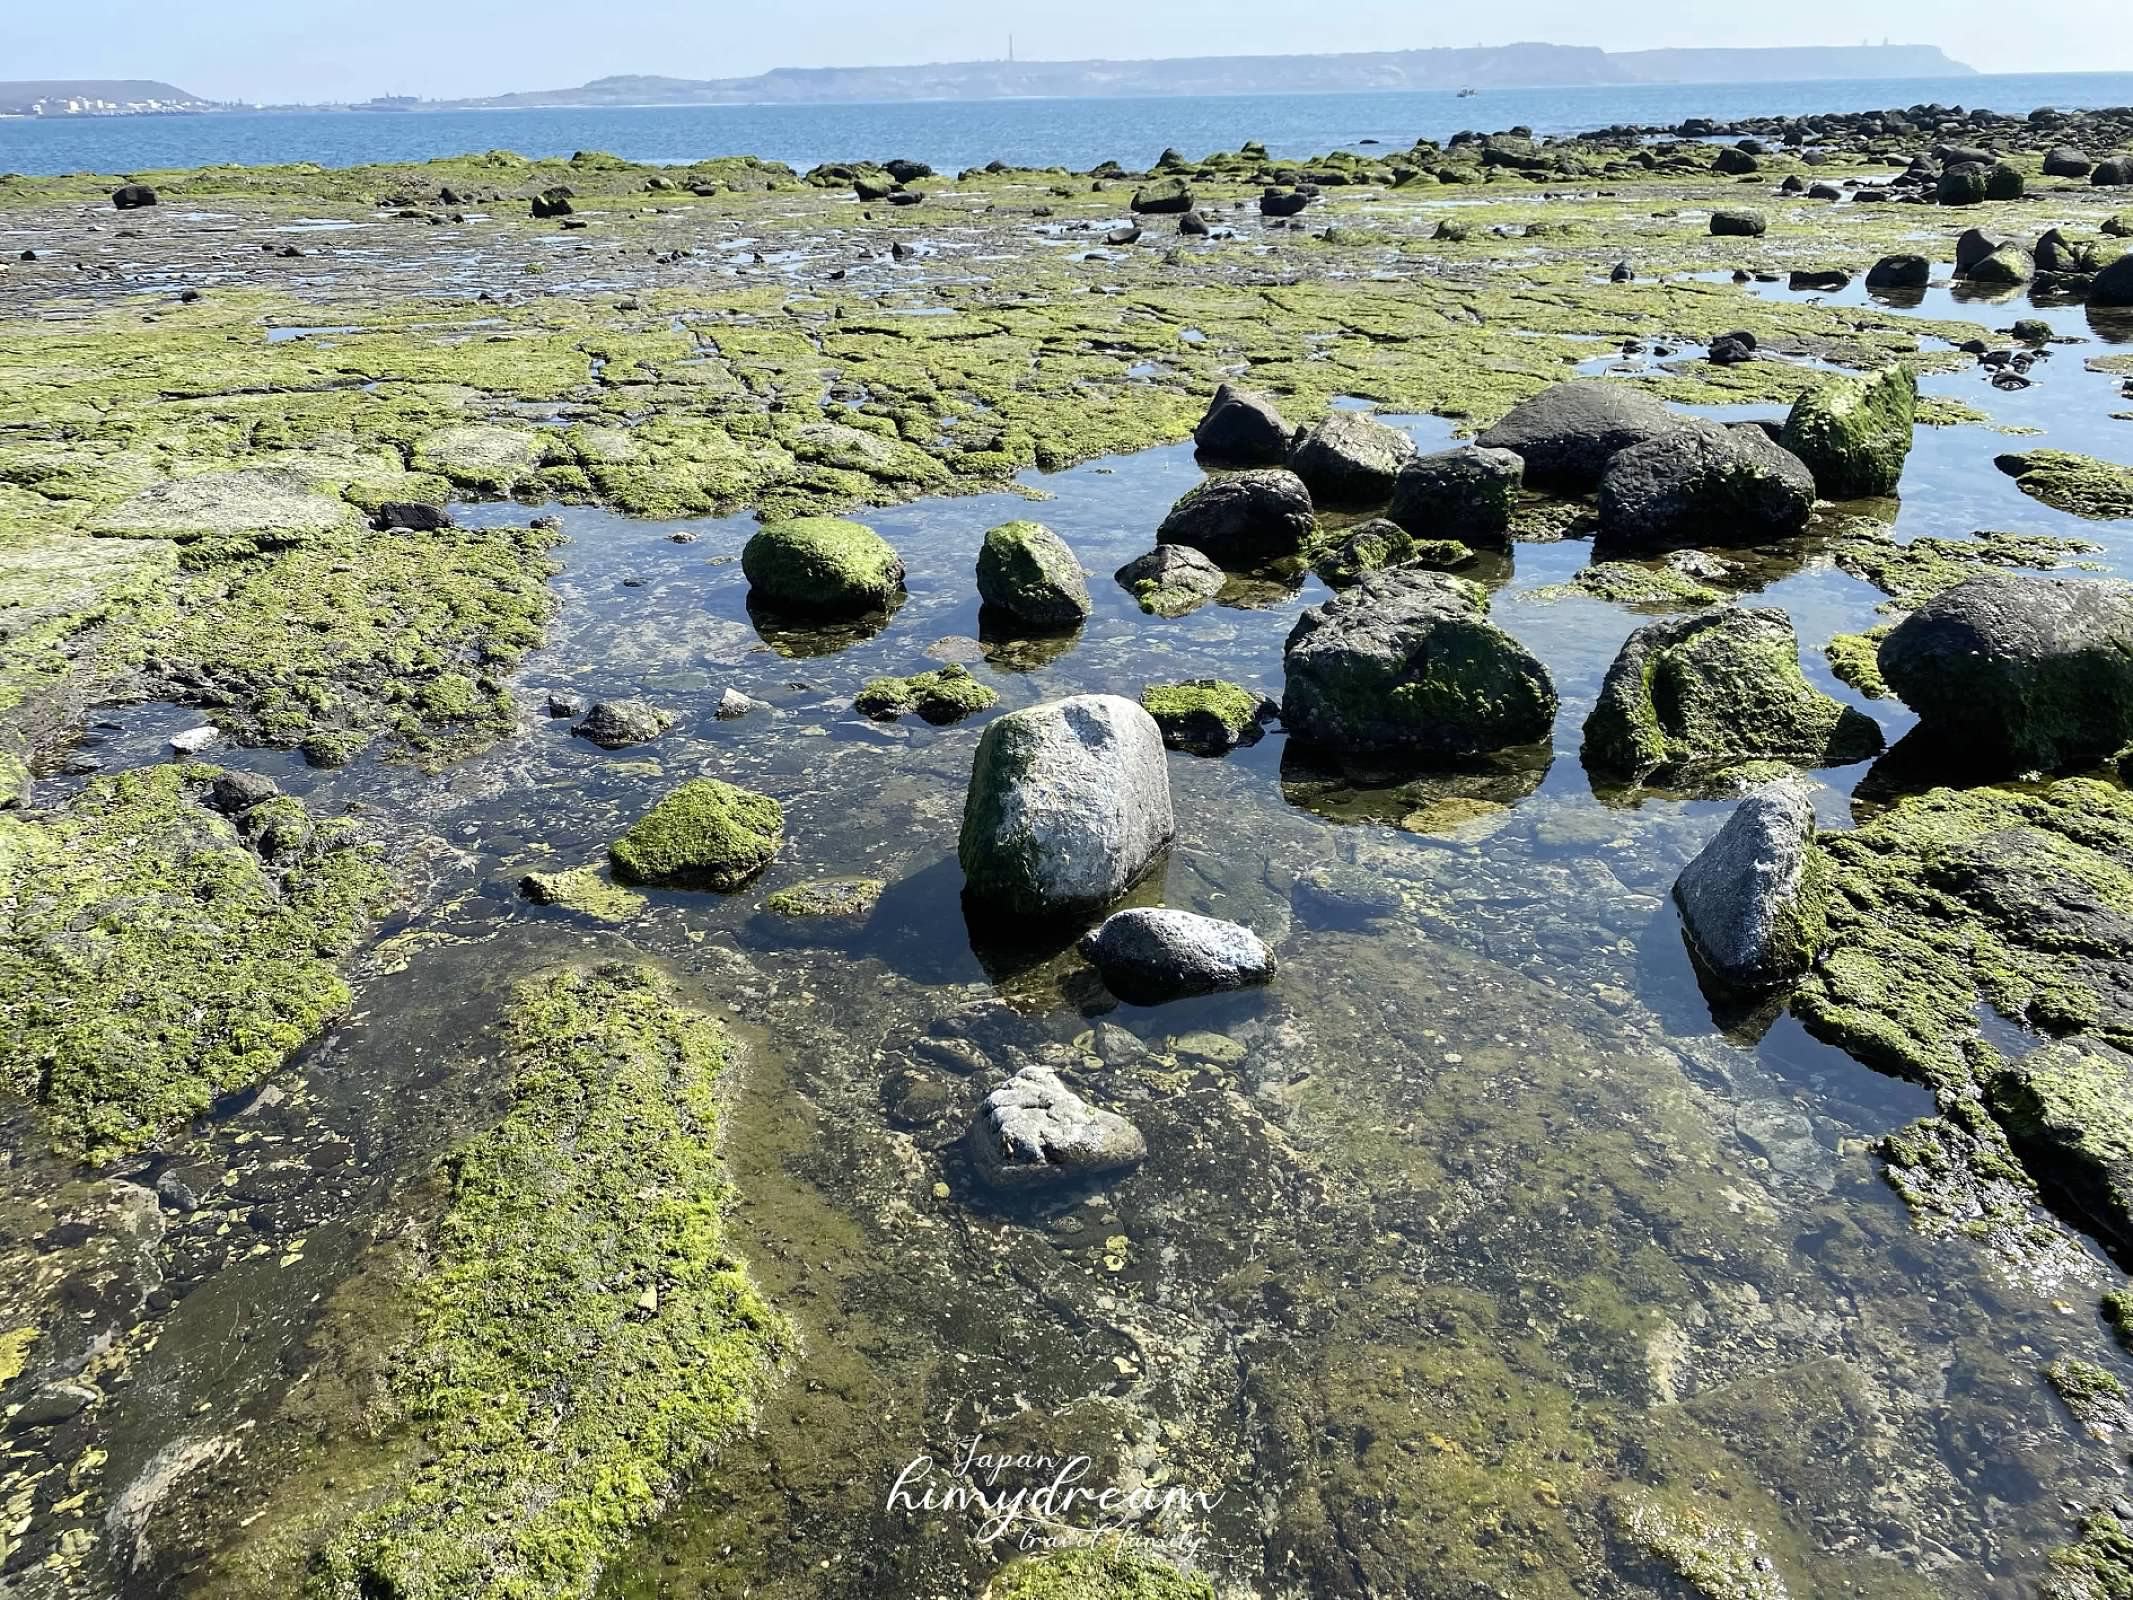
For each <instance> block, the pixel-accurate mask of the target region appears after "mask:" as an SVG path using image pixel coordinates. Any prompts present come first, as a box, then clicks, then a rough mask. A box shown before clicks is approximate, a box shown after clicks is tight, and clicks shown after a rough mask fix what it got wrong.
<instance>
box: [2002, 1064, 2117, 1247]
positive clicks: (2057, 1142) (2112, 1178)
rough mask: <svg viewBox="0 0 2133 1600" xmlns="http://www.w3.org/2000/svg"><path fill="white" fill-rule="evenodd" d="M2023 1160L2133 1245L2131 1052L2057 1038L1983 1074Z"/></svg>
mask: <svg viewBox="0 0 2133 1600" xmlns="http://www.w3.org/2000/svg"><path fill="white" fill-rule="evenodd" d="M1985 1089H1986V1097H1987V1100H1988V1102H1989V1103H1990V1105H1991V1107H1992V1114H1993V1116H1994V1117H1995V1118H1996V1119H1998V1121H1999V1124H2000V1126H2001V1127H2002V1128H2004V1129H2006V1131H2007V1138H2008V1142H2009V1143H2010V1144H2012V1145H2013V1146H2014V1148H2015V1151H2016V1153H2017V1154H2019V1155H2020V1156H2021V1157H2022V1162H2023V1165H2024V1166H2026V1167H2027V1168H2028V1169H2029V1171H2030V1173H2031V1175H2032V1176H2034V1177H2035V1178H2036V1179H2037V1181H2038V1182H2039V1183H2040V1184H2042V1185H2044V1186H2045V1187H2046V1188H2047V1189H2049V1190H2052V1191H2054V1192H2056V1193H2057V1194H2059V1195H2060V1196H2062V1197H2063V1198H2065V1199H2066V1200H2067V1201H2068V1202H2070V1203H2071V1204H2072V1205H2073V1206H2074V1207H2075V1208H2076V1209H2078V1210H2079V1211H2080V1213H2081V1214H2082V1216H2083V1217H2084V1218H2085V1219H2087V1220H2088V1222H2089V1223H2090V1224H2091V1225H2092V1226H2094V1227H2095V1228H2097V1229H2098V1230H2100V1231H2101V1232H2103V1233H2105V1234H2107V1235H2109V1236H2110V1238H2112V1239H2113V1240H2114V1241H2116V1242H2117V1243H2118V1244H2120V1245H2133V1055H2128V1054H2127V1053H2126V1052H2124V1051H2122V1050H2119V1049H2116V1048H2114V1047H2113V1046H2111V1045H2108V1044H2105V1043H2104V1042H2103V1041H2101V1040H2099V1039H2082V1038H2073V1039H2059V1040H2055V1041H2053V1042H2052V1043H2050V1044H2047V1045H2042V1046H2040V1047H2039V1048H2037V1049H2035V1050H2032V1051H2031V1052H2030V1053H2029V1054H2028V1055H2026V1056H2023V1057H2022V1058H2021V1059H2020V1060H2018V1061H2015V1062H2012V1063H2010V1064H2008V1065H2007V1066H2004V1067H2002V1068H2001V1069H2000V1070H1998V1071H1997V1072H1995V1073H1993V1074H1992V1076H1991V1077H1990V1078H1989V1079H1987V1080H1986V1085H1985Z"/></svg>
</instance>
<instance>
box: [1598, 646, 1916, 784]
mask: <svg viewBox="0 0 2133 1600" xmlns="http://www.w3.org/2000/svg"><path fill="white" fill-rule="evenodd" d="M1880 749H1881V730H1880V729H1879V728H1878V727H1876V726H1875V725H1874V723H1873V721H1872V719H1870V718H1868V717H1865V716H1863V715H1861V714H1860V713H1859V712H1857V711H1854V710H1852V709H1851V708H1850V707H1848V706H1845V705H1841V704H1839V703H1838V702H1837V701H1835V700H1832V699H1831V698H1830V697H1829V696H1828V695H1826V694H1823V693H1822V692H1821V691H1820V690H1818V689H1816V688H1814V687H1813V686H1812V685H1810V684H1809V683H1808V681H1807V679H1806V677H1805V676H1804V675H1803V674H1802V673H1801V671H1800V647H1799V641H1798V639H1796V638H1795V637H1794V635H1793V631H1792V620H1791V619H1790V618H1789V617H1787V616H1786V615H1785V613H1784V612H1782V611H1778V610H1772V609H1752V608H1745V607H1743V608H1733V607H1714V608H1713V609H1711V610H1708V611H1698V612H1695V613H1693V614H1691V615H1689V616H1686V617H1669V618H1665V619H1663V620H1661V621H1658V622H1652V623H1647V624H1646V625H1645V626H1643V627H1641V628H1639V629H1638V630H1637V631H1636V632H1635V633H1633V634H1631V635H1630V636H1629V638H1628V640H1627V641H1625V642H1624V644H1623V646H1622V650H1621V653H1620V654H1619V655H1617V656H1616V657H1615V661H1614V665H1613V666H1611V667H1610V668H1608V671H1607V678H1606V680H1605V682H1603V683H1602V684H1601V686H1600V698H1599V702H1598V704H1596V705H1595V706H1594V707H1593V709H1592V714H1591V716H1589V717H1588V718H1586V721H1585V743H1584V759H1585V764H1586V766H1587V767H1589V768H1591V769H1593V770H1594V771H1598V772H1609V773H1620V774H1624V775H1636V774H1641V773H1648V772H1651V771H1654V770H1657V769H1678V768H1684V767H1692V766H1701V765H1716V764H1730V763H1734V762H1740V761H1751V760H1760V759H1777V760H1785V761H1799V762H1804V763H1806V764H1809V765H1813V766H1834V765H1841V764H1842V763H1844V762H1848V761H1859V760H1863V759H1865V758H1866V757H1868V756H1871V755H1874V754H1876V753H1877V752H1878V751H1879V750H1880Z"/></svg>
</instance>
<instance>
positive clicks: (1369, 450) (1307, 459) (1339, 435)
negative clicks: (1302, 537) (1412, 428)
mask: <svg viewBox="0 0 2133 1600" xmlns="http://www.w3.org/2000/svg"><path fill="white" fill-rule="evenodd" d="M1414 458H1415V442H1414V440H1413V439H1411V438H1409V437H1408V436H1407V435H1406V434H1404V433H1402V432H1401V431H1400V430H1399V429H1398V428H1395V427H1392V426H1390V425H1389V424H1386V423H1383V422H1380V421H1378V420H1377V418H1375V417H1371V416H1366V415H1364V414H1363V413H1362V412H1360V411H1336V412H1334V413H1333V415H1332V416H1330V417H1328V418H1326V420H1325V421H1324V422H1321V423H1320V424H1319V425H1318V426H1317V427H1315V428H1313V429H1311V430H1310V431H1309V432H1308V433H1306V434H1305V435H1304V436H1303V437H1302V438H1300V439H1298V440H1297V441H1296V444H1295V446H1294V448H1292V449H1291V450H1290V451H1289V470H1290V471H1291V472H1293V473H1295V474H1296V476H1297V477H1299V478H1301V479H1303V481H1304V487H1305V488H1307V489H1309V490H1310V491H1311V498H1312V500H1313V502H1314V503H1316V504H1319V505H1331V506H1381V505H1383V504H1384V503H1385V502H1386V501H1387V500H1389V499H1391V498H1392V486H1393V484H1394V483H1395V482H1396V481H1397V480H1398V479H1399V476H1400V470H1401V468H1403V467H1404V466H1406V465H1407V463H1409V462H1410V461H1412V460H1414Z"/></svg>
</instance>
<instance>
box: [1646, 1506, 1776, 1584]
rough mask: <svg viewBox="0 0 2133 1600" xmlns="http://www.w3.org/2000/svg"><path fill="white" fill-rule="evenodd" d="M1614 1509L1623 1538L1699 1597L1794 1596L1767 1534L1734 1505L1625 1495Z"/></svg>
mask: <svg viewBox="0 0 2133 1600" xmlns="http://www.w3.org/2000/svg"><path fill="white" fill-rule="evenodd" d="M1608 1510H1609V1511H1610V1513H1611V1514H1612V1518H1613V1522H1614V1526H1615V1531H1616V1533H1617V1534H1618V1535H1619V1536H1620V1538H1621V1539H1622V1541H1623V1542H1624V1543H1625V1544H1627V1545H1629V1546H1630V1547H1632V1548H1633V1549H1637V1550H1640V1551H1642V1552H1643V1553H1644V1554H1646V1555H1647V1556H1650V1557H1652V1558H1654V1559H1655V1560H1657V1561H1658V1562H1660V1563H1661V1564H1663V1565H1664V1566H1665V1567H1666V1569H1667V1570H1668V1571H1669V1572H1670V1573H1671V1574H1672V1575H1673V1576H1674V1577H1675V1578H1678V1579H1679V1580H1680V1581H1681V1583H1682V1584H1683V1585H1684V1586H1685V1587H1686V1589H1687V1591H1688V1592H1689V1593H1691V1594H1693V1595H1695V1596H1697V1597H1698V1600H1789V1597H1790V1595H1791V1593H1792V1591H1791V1590H1790V1589H1788V1588H1787V1587H1786V1586H1785V1580H1784V1578H1783V1577H1782V1576H1781V1575H1780V1574H1779V1572H1778V1569H1777V1566H1776V1564H1775V1563H1774V1562H1773V1561H1772V1560H1771V1559H1770V1556H1769V1555H1768V1553H1767V1552H1766V1551H1765V1550H1764V1548H1763V1541H1762V1539H1761V1537H1760V1536H1759V1535H1758V1534H1757V1533H1756V1531H1755V1530H1754V1529H1753V1528H1750V1527H1746V1526H1744V1525H1742V1524H1741V1523H1740V1522H1738V1521H1736V1520H1734V1517H1733V1515H1732V1514H1731V1512H1730V1508H1727V1507H1722V1506H1709V1507H1706V1506H1702V1505H1698V1504H1697V1503H1695V1502H1694V1501H1690V1500H1683V1501H1679V1502H1675V1501H1670V1500H1666V1499H1662V1498H1661V1497H1659V1496H1657V1495H1654V1494H1639V1493H1624V1494H1622V1495H1620V1496H1617V1497H1616V1498H1614V1499H1613V1500H1611V1501H1610V1502H1609V1503H1608Z"/></svg>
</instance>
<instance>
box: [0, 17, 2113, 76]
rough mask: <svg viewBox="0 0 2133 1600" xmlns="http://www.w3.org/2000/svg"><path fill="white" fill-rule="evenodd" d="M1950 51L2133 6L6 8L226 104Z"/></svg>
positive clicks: (2, 62) (2068, 39)
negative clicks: (595, 85) (925, 66)
mask: <svg viewBox="0 0 2133 1600" xmlns="http://www.w3.org/2000/svg"><path fill="white" fill-rule="evenodd" d="M1854 15H1857V16H1860V17H1862V18H1866V17H1870V18H1871V22H1870V27H1871V32H1872V36H1873V38H1874V40H1875V41H1877V42H1878V41H1879V40H1880V39H1881V38H1883V37H1884V36H1886V37H1888V38H1891V39H1894V40H1896V41H1897V42H1899V43H1914V44H1937V45H1940V46H1942V47H1943V48H1944V49H1946V50H1947V51H1948V53H1949V54H1950V55H1952V56H1954V57H1955V58H1956V59H1957V60H1960V61H1966V62H1968V63H1969V64H1970V65H1972V66H1974V67H1977V68H1978V69H1979V70H1980V71H1986V72H1994V71H1997V72H2080V71H2111V70H2120V71H2133V0H2057V3H2055V4H2053V5H2051V6H2049V7H2045V8H2040V9H2036V10H2031V9H2029V8H2026V7H2009V6H2008V5H2006V4H2005V3H2004V0H2000V3H1995V4H1986V3H1982V0H1879V3H1878V4H1876V5H1875V6H1873V7H1871V8H1868V7H1856V8H1837V9H1831V10H1822V9H1816V8H1809V9H1806V10H1801V9H1799V8H1797V7H1788V6H1779V5H1761V6H1723V5H1719V4H1714V3H1713V0H1700V3H1694V4H1689V3H1669V4H1664V5H1658V4H1649V3H1647V4H1637V3H1635V0H1631V3H1629V4H1622V3H1616V4H1612V5H1595V4H1593V3H1592V0H1523V3H1522V4H1520V5H1519V6H1518V7H1517V8H1516V21H1515V23H1511V24H1507V31H1504V32H1501V33H1497V34H1480V33H1477V31H1476V30H1477V28H1480V27H1483V26H1485V25H1486V21H1487V18H1486V15H1485V14H1480V13H1477V11H1476V10H1475V9H1473V8H1467V7H1460V8H1458V10H1457V11H1456V12H1454V10H1453V8H1451V7H1449V6H1445V5H1441V4H1439V5H1418V4H1416V3H1415V0H1343V3H1342V4H1340V5H1335V6H1309V5H1298V4H1297V3H1296V0H1075V3H1074V4H1072V5H1060V4H1057V3H1056V0H1046V3H1044V4H1041V5H1017V4H1015V3H1013V0H1008V3H1005V4H1003V3H1001V0H907V3H906V4H903V5H899V6H889V5H883V4H881V3H880V0H865V3H861V0H803V3H793V0H787V3H785V4H782V5H777V4H773V5H741V4H736V3H735V0H693V3H692V0H596V3H592V4H588V3H586V0H188V3H184V4H176V3H173V0H0V77H5V78H45V77H98V78H119V77H146V78H163V79H167V80H169V81H170V82H173V83H176V84H179V85H180V86H182V87H184V88H187V89H190V90H192V91H193V92H194V93H196V94H202V95H207V96H209V97H211V98H218V99H223V98H227V99H248V100H321V99H364V98H368V97H369V96H371V95H374V94H394V93H397V94H417V95H425V96H453V95H473V94H496V93H501V92H504V91H507V90H512V89H547V88H562V87H566V86H569V85H573V84H578V83H583V82H585V81H586V80H588V79H590V78H596V77H600V76H603V75H605V74H608V73H617V72H653V73H662V74H666V75H670V76H674V77H691V78H713V77H739V76H744V75H746V74H749V73H754V72H761V71H763V70H765V69H767V68H770V67H776V66H854V65H868V64H880V63H895V62H910V61H943V60H970V59H973V58H982V57H990V56H998V55H1003V54H1005V53H1006V48H1007V35H1008V33H1009V31H1010V30H1012V32H1013V33H1014V36H1015V49H1016V53H1017V54H1018V55H1021V56H1023V57H1026V58H1030V59H1037V58H1049V59H1055V60H1056V59H1066V58H1076V57H1083V56H1095V55H1102V56H1111V57H1145V56H1165V55H1202V54H1205V55H1241V54H1257V53H1263V52H1289V51H1307V50H1308V51H1321V50H1325V51H1333V50H1385V49H1409V48H1417V47H1423V46H1430V45H1472V44H1500V43H1504V42H1507V41H1508V40H1510V39H1513V38H1519V39H1543V40H1548V41H1550V42H1553V43H1557V44H1590V45H1600V46H1603V47H1606V48H1609V49H1618V50H1628V49H1644V48H1650V47H1653V46H1662V45H1773V44H1855V43H1858V42H1860V38H1861V37H1862V36H1854V35H1847V34H1846V33H1845V32H1844V31H1843V29H1844V26H1845V19H1846V18H1847V17H1850V16H1854Z"/></svg>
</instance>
